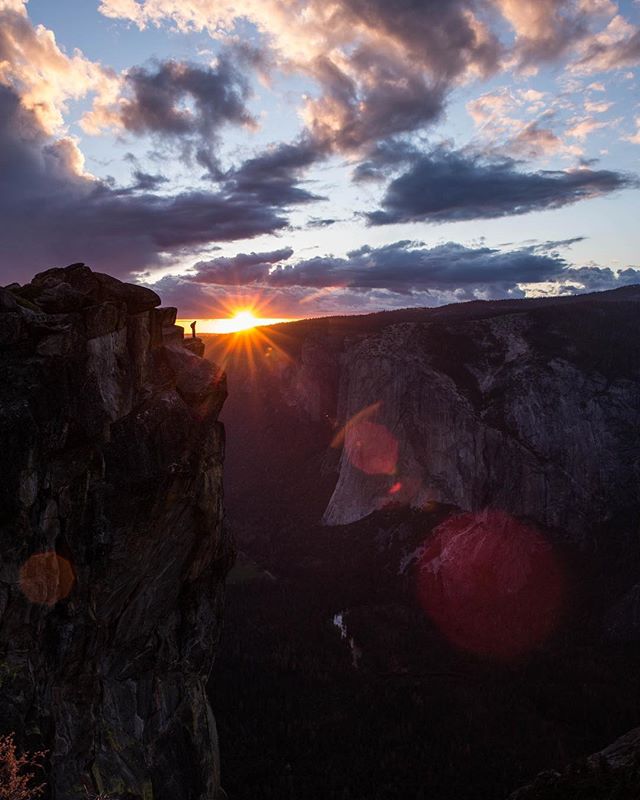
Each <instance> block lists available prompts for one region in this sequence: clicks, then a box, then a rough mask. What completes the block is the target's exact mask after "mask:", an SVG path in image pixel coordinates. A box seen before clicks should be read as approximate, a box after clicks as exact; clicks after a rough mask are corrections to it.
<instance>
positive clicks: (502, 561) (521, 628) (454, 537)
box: [418, 510, 566, 661]
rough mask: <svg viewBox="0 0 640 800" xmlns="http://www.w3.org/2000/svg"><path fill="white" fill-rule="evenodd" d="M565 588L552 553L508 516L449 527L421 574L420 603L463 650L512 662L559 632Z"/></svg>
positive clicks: (469, 519) (467, 517)
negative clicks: (557, 630)
mask: <svg viewBox="0 0 640 800" xmlns="http://www.w3.org/2000/svg"><path fill="white" fill-rule="evenodd" d="M565 586H566V581H565V578H564V575H563V571H562V568H561V566H560V564H559V562H558V559H557V557H556V555H555V553H554V551H553V548H552V546H551V545H550V544H549V543H548V542H547V541H546V540H545V539H544V537H543V536H542V534H541V533H540V532H539V531H538V530H536V528H534V527H533V525H529V524H526V523H524V522H520V521H519V520H517V519H515V518H514V517H512V516H510V515H509V514H507V513H505V512H502V511H493V510H486V511H482V512H478V513H468V514H460V515H457V516H455V517H451V518H449V519H448V520H446V521H445V522H444V523H442V524H441V525H440V526H438V528H436V530H435V531H434V534H433V536H432V538H431V540H430V541H429V542H428V543H427V546H426V547H425V549H424V552H423V554H422V557H421V559H420V564H419V569H418V597H419V601H420V603H421V605H422V607H423V608H424V610H425V611H426V613H427V614H428V615H429V617H430V618H431V619H432V621H433V622H434V623H435V625H436V626H437V627H438V628H439V629H440V631H441V632H442V633H443V634H444V636H446V638H447V639H448V640H449V641H450V642H451V643H452V644H453V645H455V646H456V647H458V648H460V649H462V650H467V651H470V652H473V653H475V654H477V655H480V656H485V657H489V658H494V659H497V660H500V661H512V660H517V659H518V658H520V657H522V656H524V655H526V654H527V653H529V652H530V651H532V650H534V649H535V648H536V647H539V646H540V645H541V644H542V643H543V642H544V641H545V639H547V638H548V636H549V635H550V634H551V633H552V632H553V630H554V629H555V628H556V627H557V625H558V623H559V621H560V618H561V613H562V608H563V605H564V597H565Z"/></svg>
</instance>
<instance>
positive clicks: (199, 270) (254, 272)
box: [189, 247, 293, 286]
mask: <svg viewBox="0 0 640 800" xmlns="http://www.w3.org/2000/svg"><path fill="white" fill-rule="evenodd" d="M292 255H293V250H292V249H291V248H290V247H284V248H282V249H281V250H272V251H270V252H267V253H238V255H236V256H233V257H231V258H224V257H220V258H214V259H211V260H210V261H198V262H197V263H196V264H195V265H194V267H193V269H194V270H195V274H194V275H189V280H192V281H195V282H196V283H215V284H218V285H220V286H227V285H231V286H240V285H246V284H250V283H255V282H257V281H264V280H267V279H268V277H269V271H270V270H271V269H273V266H274V264H277V263H278V262H280V261H286V260H287V259H289V258H291V256H292Z"/></svg>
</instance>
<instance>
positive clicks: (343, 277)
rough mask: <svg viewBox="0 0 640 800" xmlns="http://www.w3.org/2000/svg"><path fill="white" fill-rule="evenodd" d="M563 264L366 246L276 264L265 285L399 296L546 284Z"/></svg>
mask: <svg viewBox="0 0 640 800" xmlns="http://www.w3.org/2000/svg"><path fill="white" fill-rule="evenodd" d="M565 266H566V264H565V262H564V261H563V260H562V259H561V258H560V257H559V256H558V255H557V254H554V255H540V254H537V253H535V252H533V250H532V249H530V248H525V249H521V250H516V251H511V252H506V253H505V252H503V251H501V250H495V249H491V248H489V247H479V248H469V247H465V246H464V245H461V244H456V243H454V242H448V243H447V244H443V245H438V246H436V247H431V248H427V247H424V246H422V243H420V242H417V243H416V242H411V241H400V242H395V243H394V244H389V245H385V246H382V247H370V246H368V245H367V246H364V247H361V248H359V249H357V250H353V251H351V252H350V253H348V254H347V257H346V258H332V257H324V258H322V257H318V258H312V259H308V260H305V261H299V262H298V263H297V264H294V265H293V266H278V267H276V269H274V270H273V271H271V273H270V274H269V275H268V277H267V279H266V282H267V283H268V284H269V285H271V286H307V287H313V288H315V289H320V288H326V287H347V288H350V289H359V290H368V289H386V290H388V291H391V292H397V293H400V294H407V293H411V292H412V291H415V290H431V289H435V290H445V289H451V288H459V287H461V286H466V287H467V288H468V287H470V286H482V287H486V286H487V285H488V284H495V285H499V286H500V287H501V288H502V289H506V288H513V287H515V286H516V285H517V284H518V283H522V282H529V281H540V280H549V279H550V278H552V277H555V276H556V275H558V274H559V273H560V272H561V270H562V269H564V267H565Z"/></svg>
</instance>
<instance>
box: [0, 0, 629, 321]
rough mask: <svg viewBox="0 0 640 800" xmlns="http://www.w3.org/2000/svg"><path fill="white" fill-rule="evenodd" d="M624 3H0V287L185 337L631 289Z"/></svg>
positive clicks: (401, 0) (612, 0) (198, 0)
mask: <svg viewBox="0 0 640 800" xmlns="http://www.w3.org/2000/svg"><path fill="white" fill-rule="evenodd" d="M639 67H640V2H638V0H621V1H620V2H615V0H242V2H240V1H239V0H29V1H28V2H27V0H0V282H2V283H5V284H8V283H10V282H13V281H18V282H21V283H24V282H26V281H28V280H29V279H30V278H31V277H32V276H33V275H34V274H35V273H37V272H40V271H42V270H44V269H47V268H50V267H53V266H64V265H66V264H69V263H74V262H78V261H83V262H85V263H87V264H89V266H91V267H92V268H94V269H97V270H100V271H103V272H108V273H110V274H112V275H115V276H117V277H119V278H121V279H123V280H127V281H133V282H138V283H143V284H145V285H147V286H151V287H152V288H153V289H155V290H156V291H157V292H158V293H159V294H160V295H161V297H162V300H163V303H164V305H175V306H178V308H179V316H180V317H192V316H193V317H200V318H202V317H219V316H226V315H227V314H228V313H229V312H230V311H231V310H233V309H235V308H238V307H240V306H242V307H246V306H251V307H254V309H255V310H256V311H257V312H258V313H259V314H261V315H262V316H267V317H296V318H297V317H303V316H316V315H324V314H344V313H363V312H368V311H376V310H380V309H386V308H405V307H410V306H434V305H441V304H443V303H448V302H454V301H458V300H469V299H475V298H480V299H489V298H506V297H525V296H538V295H544V294H566V293H575V292H585V291H595V290H601V289H610V288H616V287H618V286H623V285H626V284H631V283H640V248H639V246H638V245H639V244H640V234H639V232H638V229H639V227H640V226H639V225H638V221H637V220H638V217H639V209H640V203H639V202H638V201H639V200H640V196H639V187H640V183H639V175H640V91H639V78H640V72H639Z"/></svg>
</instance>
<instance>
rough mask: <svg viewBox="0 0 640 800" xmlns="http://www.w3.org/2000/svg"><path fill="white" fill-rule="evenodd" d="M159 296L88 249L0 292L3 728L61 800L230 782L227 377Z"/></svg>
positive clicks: (178, 791) (201, 789)
mask: <svg viewBox="0 0 640 800" xmlns="http://www.w3.org/2000/svg"><path fill="white" fill-rule="evenodd" d="M159 305H160V299H159V298H158V296H157V295H155V294H154V293H153V292H152V291H150V290H148V289H145V288H143V287H140V286H133V285H128V284H124V283H121V282H120V281H117V280H115V279H113V278H110V277H109V276H106V275H101V274H98V273H94V272H92V271H91V270H90V269H89V268H87V267H86V266H84V265H81V264H76V265H72V266H70V267H67V268H65V269H53V270H48V271H47V272H43V273H41V274H39V275H37V276H36V277H35V278H34V279H33V281H32V282H31V283H30V284H28V285H26V286H22V287H20V286H18V285H15V284H14V285H12V286H10V287H7V289H4V290H0V370H1V378H0V431H1V433H0V438H1V441H2V447H1V448H0V471H1V474H2V482H1V483H0V553H1V556H2V564H1V567H0V728H1V729H2V732H8V731H16V732H17V733H18V736H19V739H20V744H21V745H22V746H23V747H28V748H29V749H35V748H38V749H41V748H46V749H48V750H49V757H48V775H47V783H48V786H49V792H50V797H51V798H55V799H56V800H67V798H68V799H69V800H71V798H78V797H85V793H88V795H89V796H92V794H94V793H100V792H106V793H109V796H113V797H126V798H130V799H131V800H134V798H135V799H136V800H137V799H138V798H139V799H140V800H142V799H143V798H144V800H151V798H156V800H164V799H165V798H166V800H169V798H170V799H171V800H181V799H182V798H184V799H185V800H186V798H189V799H190V800H191V799H194V800H195V799H197V800H213V798H217V797H219V796H222V794H221V790H220V788H219V765H218V748H217V738H216V726H215V721H214V718H213V715H212V713H211V709H210V706H209V703H208V700H207V696H206V693H205V683H206V680H207V677H208V675H209V671H210V669H211V666H212V661H213V658H214V656H215V653H216V648H217V642H218V637H219V634H220V618H221V607H222V595H223V582H224V577H225V575H226V572H227V570H228V568H229V564H230V562H231V559H232V548H231V545H230V542H229V538H228V536H227V535H226V532H225V528H224V525H223V511H222V460H223V453H224V430H223V427H222V424H221V423H220V422H218V421H217V419H218V414H219V412H220V409H221V407H222V404H223V402H224V400H225V397H226V383H225V376H224V375H223V374H222V373H221V372H220V371H219V370H218V369H217V368H216V367H215V366H214V365H213V364H211V363H210V362H208V361H205V360H204V359H202V358H200V357H198V355H197V350H198V348H199V347H200V344H199V342H197V341H195V342H194V341H192V340H187V341H183V333H182V329H181V328H178V327H176V326H175V316H176V311H175V309H170V308H164V309H163V308H158V306H159ZM190 350H193V351H194V352H191V351H190Z"/></svg>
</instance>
